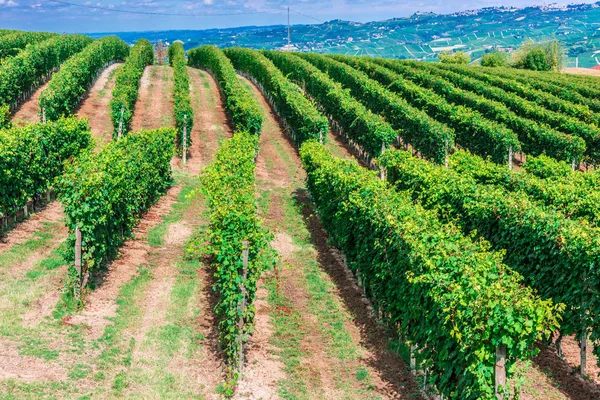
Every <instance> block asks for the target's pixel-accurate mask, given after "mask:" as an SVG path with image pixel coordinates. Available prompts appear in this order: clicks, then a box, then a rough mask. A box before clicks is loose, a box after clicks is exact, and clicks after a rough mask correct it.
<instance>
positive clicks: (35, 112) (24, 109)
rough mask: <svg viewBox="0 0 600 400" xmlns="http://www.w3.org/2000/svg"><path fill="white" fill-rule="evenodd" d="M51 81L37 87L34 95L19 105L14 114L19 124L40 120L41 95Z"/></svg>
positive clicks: (14, 120)
mask: <svg viewBox="0 0 600 400" xmlns="http://www.w3.org/2000/svg"><path fill="white" fill-rule="evenodd" d="M49 83H50V82H46V83H44V84H43V85H42V86H40V87H39V88H37V89H36V91H35V92H34V93H33V95H32V96H31V97H30V98H29V100H27V101H26V102H25V103H23V104H22V105H21V107H19V109H18V110H17V112H16V113H15V114H14V115H13V117H12V120H13V122H14V123H15V124H16V125H18V126H24V125H25V124H32V123H35V122H40V104H39V100H40V95H41V94H42V92H43V91H44V90H45V89H46V88H47V87H48V85H49Z"/></svg>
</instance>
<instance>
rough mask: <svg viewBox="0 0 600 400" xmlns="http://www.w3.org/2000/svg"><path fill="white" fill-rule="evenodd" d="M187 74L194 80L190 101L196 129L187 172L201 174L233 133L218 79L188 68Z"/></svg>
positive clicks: (193, 131)
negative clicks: (203, 167)
mask: <svg viewBox="0 0 600 400" xmlns="http://www.w3.org/2000/svg"><path fill="white" fill-rule="evenodd" d="M187 71H188V76H189V77H190V98H191V101H192V107H194V129H193V130H192V147H191V148H190V155H189V157H188V161H187V162H188V164H187V170H188V171H189V172H190V173H192V174H198V173H199V172H200V167H201V166H206V165H208V164H210V163H211V162H212V158H213V155H214V153H215V152H216V150H217V149H218V148H219V147H220V144H221V142H222V141H223V140H225V139H226V138H228V137H231V135H232V131H231V128H230V127H229V124H228V123H227V115H226V113H225V109H224V108H223V104H222V100H221V93H220V91H219V87H218V85H217V83H216V82H215V80H214V78H213V77H212V76H211V75H210V74H209V73H207V72H206V71H202V70H199V69H195V68H188V69H187Z"/></svg>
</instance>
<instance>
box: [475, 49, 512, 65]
mask: <svg viewBox="0 0 600 400" xmlns="http://www.w3.org/2000/svg"><path fill="white" fill-rule="evenodd" d="M508 65H509V62H508V53H506V52H504V51H500V50H497V49H494V50H492V51H491V52H489V53H487V54H484V55H483V57H481V66H482V67H508Z"/></svg>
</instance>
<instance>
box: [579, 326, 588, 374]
mask: <svg viewBox="0 0 600 400" xmlns="http://www.w3.org/2000/svg"><path fill="white" fill-rule="evenodd" d="M579 347H580V353H579V354H580V357H581V365H580V367H579V373H580V374H581V376H586V367H587V330H586V329H584V330H583V332H582V333H581V345H580V346H579Z"/></svg>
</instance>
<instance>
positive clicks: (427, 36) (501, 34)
mask: <svg viewBox="0 0 600 400" xmlns="http://www.w3.org/2000/svg"><path fill="white" fill-rule="evenodd" d="M116 34H117V35H118V36H120V37H121V38H122V39H123V40H125V41H128V42H131V43H133V42H134V41H135V40H136V39H138V38H140V37H145V38H148V39H151V40H154V41H157V40H159V39H160V40H163V41H167V42H172V41H174V40H177V39H181V40H183V41H184V43H185V47H186V48H191V47H195V46H198V45H202V44H215V45H217V46H220V47H229V46H243V47H250V48H255V49H260V48H266V49H273V48H278V47H281V46H283V45H284V44H286V43H287V27H286V26H283V25H277V26H267V27H256V26H253V27H240V28H233V29H211V30H199V31H160V32H131V33H116ZM104 35H106V33H99V34H95V35H92V36H96V37H99V36H104ZM527 38H531V39H534V40H536V41H540V40H551V39H555V38H556V39H558V40H559V41H560V42H561V43H563V44H564V46H565V47H566V49H567V50H568V55H569V64H568V65H569V66H575V57H579V66H580V67H592V66H594V65H598V64H600V58H597V56H600V2H598V3H595V4H580V5H568V6H562V5H560V6H559V5H547V6H536V7H527V8H506V7H493V8H484V9H481V10H473V11H464V12H458V13H454V14H446V15H439V14H433V13H416V14H414V15H412V16H410V17H407V18H394V19H391V20H387V21H379V22H369V23H357V22H348V21H341V20H334V21H329V22H326V23H323V24H319V25H294V26H293V27H292V41H293V43H294V44H295V45H296V46H297V47H298V49H300V50H304V51H316V52H323V53H342V54H349V55H374V56H381V57H389V58H414V59H422V60H435V59H436V53H438V52H440V51H442V50H445V49H461V50H465V51H467V52H469V53H471V57H472V58H473V59H477V58H479V57H480V56H481V54H483V53H484V52H485V51H486V50H488V49H490V48H492V47H495V46H497V47H502V48H509V49H513V48H515V47H518V46H519V45H520V44H521V43H522V42H523V41H524V40H526V39H527Z"/></svg>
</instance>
